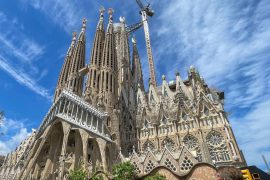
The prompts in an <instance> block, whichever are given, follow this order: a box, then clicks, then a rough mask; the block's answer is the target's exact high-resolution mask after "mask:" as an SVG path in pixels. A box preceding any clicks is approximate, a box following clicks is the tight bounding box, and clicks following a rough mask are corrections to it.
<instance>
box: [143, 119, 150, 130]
mask: <svg viewBox="0 0 270 180" xmlns="http://www.w3.org/2000/svg"><path fill="white" fill-rule="evenodd" d="M144 127H145V128H149V127H150V123H149V121H148V120H147V119H145V120H144Z"/></svg>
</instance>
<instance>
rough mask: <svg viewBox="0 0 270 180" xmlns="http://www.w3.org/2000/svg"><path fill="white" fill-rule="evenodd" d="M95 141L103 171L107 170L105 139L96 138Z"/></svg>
mask: <svg viewBox="0 0 270 180" xmlns="http://www.w3.org/2000/svg"><path fill="white" fill-rule="evenodd" d="M97 143H98V146H99V149H100V154H101V160H102V165H103V170H104V172H108V165H107V161H106V143H107V142H106V141H105V140H104V139H102V138H97Z"/></svg>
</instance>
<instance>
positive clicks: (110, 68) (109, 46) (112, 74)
mask: <svg viewBox="0 0 270 180" xmlns="http://www.w3.org/2000/svg"><path fill="white" fill-rule="evenodd" d="M112 15H113V9H111V8H110V9H109V24H108V27H107V32H106V35H105V42H104V49H103V53H102V54H103V56H102V64H101V78H100V80H101V83H100V93H105V96H104V100H105V102H114V97H115V96H116V95H117V82H116V80H117V60H116V48H115V39H114V33H113V16H112ZM108 98H109V99H108ZM111 105H112V104H111Z"/></svg>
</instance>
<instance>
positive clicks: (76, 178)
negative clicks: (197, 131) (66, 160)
mask: <svg viewBox="0 0 270 180" xmlns="http://www.w3.org/2000/svg"><path fill="white" fill-rule="evenodd" d="M68 179H69V180H86V179H87V172H86V171H85V170H83V169H75V170H72V171H71V172H70V174H69V176H68Z"/></svg>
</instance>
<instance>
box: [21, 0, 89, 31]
mask: <svg viewBox="0 0 270 180" xmlns="http://www.w3.org/2000/svg"><path fill="white" fill-rule="evenodd" d="M21 2H22V3H23V4H24V5H25V6H29V5H30V6H31V7H33V8H34V9H37V10H40V11H41V12H43V13H44V14H45V15H46V16H47V17H49V18H50V19H51V20H52V21H53V22H54V23H56V24H57V25H60V26H61V27H62V28H63V29H65V30H66V31H67V32H68V33H70V32H71V31H73V30H74V29H77V28H78V27H77V26H78V24H80V21H81V19H82V17H83V15H85V14H87V13H86V12H87V10H86V9H85V8H84V6H83V4H82V2H81V1H65V0H46V1H42V0H21ZM85 10H86V11H85ZM88 13H91V12H89V11H88Z"/></svg>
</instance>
